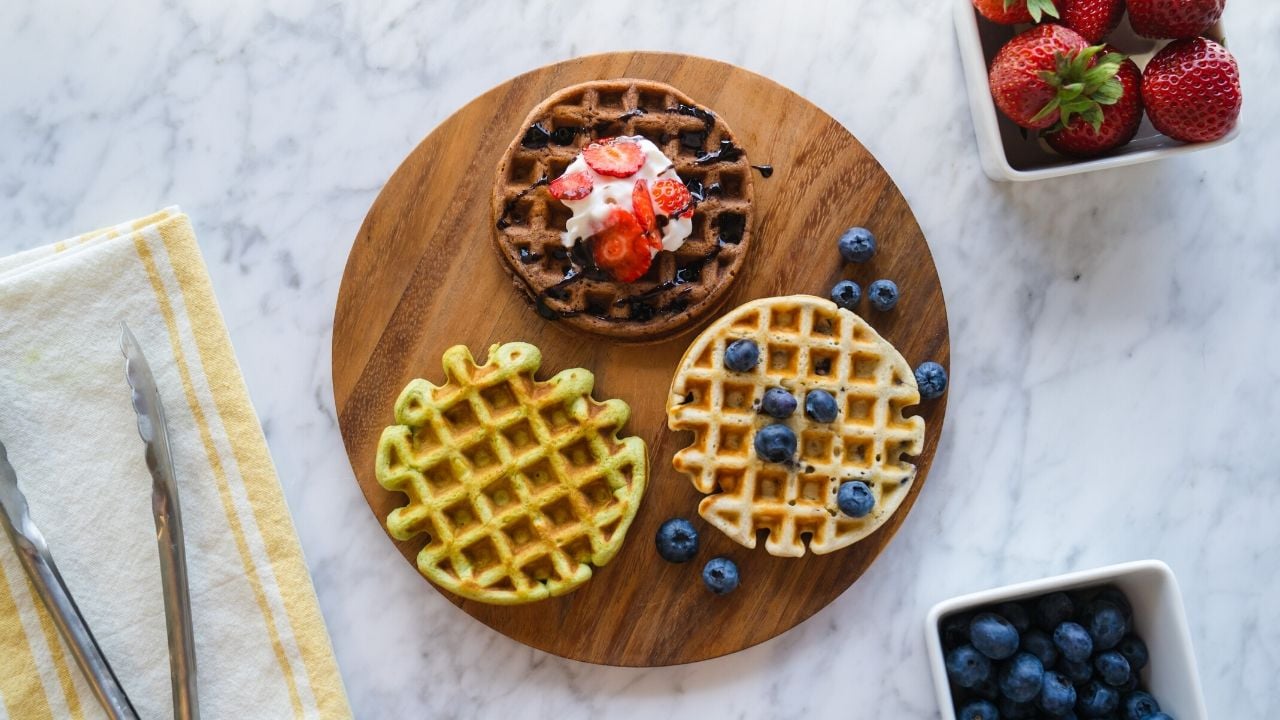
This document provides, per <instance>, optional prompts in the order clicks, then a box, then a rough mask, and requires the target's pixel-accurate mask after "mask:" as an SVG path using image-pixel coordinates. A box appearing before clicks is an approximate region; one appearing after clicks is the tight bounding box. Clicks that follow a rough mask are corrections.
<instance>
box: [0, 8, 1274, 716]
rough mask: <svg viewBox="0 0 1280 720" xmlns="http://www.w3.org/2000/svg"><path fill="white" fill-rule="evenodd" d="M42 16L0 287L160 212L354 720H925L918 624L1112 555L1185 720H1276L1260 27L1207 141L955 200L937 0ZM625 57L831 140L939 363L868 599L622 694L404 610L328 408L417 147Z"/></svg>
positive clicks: (432, 603)
mask: <svg viewBox="0 0 1280 720" xmlns="http://www.w3.org/2000/svg"><path fill="white" fill-rule="evenodd" d="M75 5H77V4H76V3H71V2H45V3H35V2H26V3H21V2H19V3H7V4H6V6H5V8H4V10H3V11H0V87H3V88H4V90H3V93H2V94H0V138H3V140H0V197H3V203H0V231H2V233H0V255H2V254H7V253H9V252H12V251H16V250H21V249H24V248H27V247H33V246H36V245H40V244H44V243H47V242H51V241H53V240H57V239H61V238H63V237H65V236H69V235H72V234H74V233H78V232H81V231H84V230H87V229H90V228H94V227H99V226H102V225H105V224H109V223H113V222H117V221H120V220H123V219H126V218H131V217H136V216H140V215H142V214H145V213H146V212H149V211H151V210H154V209H157V208H160V207H162V206H165V205H168V204H171V203H177V204H180V205H181V206H182V207H183V209H184V210H186V211H187V212H188V213H189V214H190V215H191V216H192V218H193V222H194V223H195V226H196V229H197V232H198V233H199V237H200V241H201V245H202V248H203V251H204V254H205V257H206V259H207V261H208V263H209V269H210V272H211V273H212V276H213V282H214V286H215V289H216V291H217V294H218V296H219V299H220V302H221V305H222V311H223V313H224V315H225V316H226V320H227V323H228V325H229V326H230V330H231V335H232V339H233V341H234V343H235V346H236V350H237V352H238V355H239V358H240V362H241V364H242V367H243V371H244V376H245V379H246V381H247V383H248V386H249V389H250V393H251V395H252V397H253V399H254V401H255V403H256V405H257V409H258V411H259V413H260V415H261V418H262V422H263V425H264V427H265V429H266V432H267V437H268V439H269V442H270V445H271V449H272V451H273V453H274V456H275V460H276V463H277V464H278V467H279V471H280V477H281V480H282V482H283V483H284V487H285V491H286V494H287V497H288V501H289V505H290V508H291V510H292V512H293V515H294V518H295V521H296V523H297V527H298V533H299V535H300V536H301V539H302V544H303V547H304V549H305V551H306V555H307V560H308V563H309V565H310V568H311V571H312V573H313V576H314V578H315V584H316V589H317V591H318V593H319V598H320V603H321V606H322V608H323V610H324V614H325V617H326V619H327V620H328V624H329V631H330V634H331V635H332V638H333V643H334V647H335V648H336V651H337V655H338V661H339V664H340V666H341V669H342V673H343V677H344V679H345V682H346V686H347V690H348V692H349V694H350V698H351V702H352V705H353V707H354V709H355V711H356V714H357V715H358V716H359V717H369V718H386V717H402V716H413V717H477V716H484V717H495V716H499V715H500V714H510V715H515V714H520V716H522V717H552V716H555V717H601V716H606V715H607V716H610V717H613V716H623V715H635V716H644V717H655V716H673V717H691V716H693V717H696V716H701V717H744V718H746V717H768V718H792V717H794V718H799V717H805V718H816V717H835V716H840V717H865V718H872V717H877V718H903V719H915V718H931V717H935V716H936V714H937V707H936V703H935V700H934V696H933V690H932V686H931V684H930V679H929V674H928V668H927V665H926V661H925V654H924V650H925V646H924V639H923V633H922V629H921V628H922V619H923V617H924V614H925V612H926V610H927V609H928V608H929V607H930V606H931V605H932V604H933V603H935V602H937V601H938V600H941V599H943V598H946V597H950V596H953V595H956V594H959V593H963V592H968V591H972V590H978V589H982V588H987V587H991V586H995V585H999V584H1003V583H1007V582H1013V581H1019V580H1024V579H1030V578H1035V577H1040V576H1044V575H1048V574H1054V573H1058V572H1062V571H1068V570H1074V569H1082V568H1089V567H1095V566H1099V565H1103V564H1108V563H1112V562H1117V561H1123V560H1130V559H1138V558H1148V557H1154V558H1160V559H1163V560H1164V561H1166V562H1167V563H1169V565H1171V566H1172V567H1173V569H1174V571H1175V572H1176V573H1177V574H1178V576H1179V578H1180V580H1181V583H1182V590H1183V593H1184V596H1185V599H1186V605H1187V613H1188V616H1189V618H1190V623H1191V629H1192V634H1193V638H1194V642H1195V646H1196V651H1197V655H1198V658H1199V662H1200V668H1201V677H1202V679H1203V682H1204V687H1205V694H1206V699H1207V702H1208V705H1209V707H1210V709H1211V712H1212V714H1213V715H1214V717H1219V718H1255V717H1256V718H1261V717H1269V716H1273V715H1275V714H1277V712H1280V693H1277V691H1276V686H1275V676H1276V675H1277V674H1278V673H1280V654H1277V650H1276V649H1277V648H1280V623H1278V622H1277V620H1280V615H1278V614H1277V607H1280V572H1277V568H1280V521H1277V518H1278V517H1280V442H1277V439H1276V437H1277V436H1276V427H1277V426H1280V369H1278V368H1280V366H1278V365H1277V358H1280V332H1277V325H1278V324H1280V282H1278V281H1277V278H1278V277H1280V203H1277V201H1276V198H1277V195H1276V193H1277V188H1278V187H1280V170H1277V168H1280V135H1277V134H1276V133H1275V132H1273V130H1274V126H1275V118H1276V117H1277V116H1280V86H1277V85H1276V83H1275V82H1274V80H1273V78H1274V75H1273V73H1280V54H1277V52H1276V43H1275V39H1276V38H1277V37H1280V5H1277V4H1275V3H1271V2H1267V1H1266V0H1232V1H1231V2H1230V3H1229V6H1228V9H1227V16H1226V23H1227V28H1228V30H1229V35H1230V42H1231V46H1232V48H1233V50H1234V51H1235V53H1236V55H1237V56H1238V58H1239V60H1240V63H1241V66H1242V70H1243V76H1244V80H1243V82H1244V88H1245V106H1244V117H1243V123H1244V128H1245V129H1244V133H1243V135H1242V136H1241V138H1240V139H1239V140H1238V141H1236V142H1235V143H1233V144H1231V145H1228V146H1225V147H1222V148H1219V149H1216V150H1212V151H1209V152H1205V153H1198V154H1192V155H1188V156H1185V157H1180V158H1176V159H1173V160H1168V161H1164V162H1161V163H1156V164H1148V165H1143V166H1138V167H1131V168H1125V169H1120V170H1114V171H1109V172H1106V173H1102V174H1094V175H1086V176H1078V177H1074V178H1068V179H1062V180H1051V181H1044V182H1041V183H1036V184H1028V185H1020V186H1015V185H1001V184H995V183H992V182H991V181H989V180H987V178H986V177H985V176H983V174H982V171H981V169H980V167H979V163H978V155H977V149H976V146H975V140H974V133H973V127H972V124H971V122H970V119H969V109H968V106H967V100H966V97H965V93H964V85H963V80H962V77H961V71H960V66H959V57H958V53H957V49H956V41H955V35H954V30H953V27H952V24H951V14H950V12H949V8H950V6H949V4H946V3H940V2H939V1H938V0H896V1H895V2H861V3H853V2H847V1H846V0H828V1H826V2H809V3H803V4H800V3H794V2H793V3H774V2H766V1H764V0H761V1H758V2H757V1H744V0H738V1H736V2H729V1H722V2H702V3H697V4H696V5H695V4H694V3H678V2H671V1H669V0H652V1H651V2H647V3H643V4H642V5H640V6H637V8H636V9H634V10H624V9H620V8H621V6H611V5H608V4H604V5H582V4H575V5H574V6H573V7H572V8H570V7H569V6H568V5H567V4H557V3H553V2H549V1H539V2H528V3H521V4H519V5H516V4H508V3H501V2H497V1H496V0H477V1H475V2H466V3H451V2H444V1H432V0H426V1H422V0H419V1H417V2H410V1H409V0H391V1H389V2H383V3H338V2H320V1H317V0H269V1H268V2H250V1H248V0H242V1H236V2H214V1H213V0H202V1H201V2H181V1H180V2H162V1H161V0H128V1H127V2H119V3H104V4H89V3H83V4H80V5H81V7H74V6H75ZM633 48H638V49H662V50H674V51H684V52H691V53H696V54H700V55H706V56H710V57H714V58H717V59H721V60H725V61H729V62H733V63H736V64H739V65H742V66H744V67H747V68H749V69H752V70H754V71H756V72H759V73H762V74H764V75H766V76H768V77H771V78H773V79H775V80H777V81H779V82H781V83H783V84H785V85H787V86H789V87H791V88H792V89H794V90H796V91H797V92H799V93H801V94H803V95H805V96H806V97H808V98H809V99H810V100H812V101H813V102H815V103H817V104H818V105H819V106H821V107H823V108H825V109H826V110H827V111H829V112H830V113H831V114H833V115H834V116H835V117H836V118H837V119H838V120H840V121H841V122H842V123H844V124H845V125H846V126H847V127H848V128H850V129H851V130H852V131H853V132H854V134H856V135H857V136H858V137H859V139H860V140H861V141H862V142H863V143H864V144H865V145H866V146H867V147H868V148H869V149H870V150H871V151H872V152H873V153H875V154H876V156H877V157H878V158H879V159H880V161H881V163H882V164H883V165H884V166H885V167H886V168H887V169H888V171H889V172H890V174H892V176H893V177H894V178H895V180H896V181H897V183H898V184H899V186H900V187H901V188H902V191H903V193H904V194H905V195H906V197H907V199H908V201H910V202H911V204H912V206H913V207H914V209H915V212H916V216H917V218H918V219H919V222H920V224H921V226H922V227H923V228H924V231H925V234H926V236H927V237H928V238H929V240H930V244H931V246H932V249H933V253H934V257H935V259H936V261H937V264H938V269H939V272H940V274H941V277H942V281H943V286H944V288H945V290H946V295H947V303H948V306H949V309H950V314H951V316H950V322H951V331H952V335H951V339H952V358H953V361H952V390H951V397H950V406H949V410H948V413H947V415H948V422H947V426H946V430H945V432H944V435H943V441H942V446H941V448H940V449H939V451H938V455H937V460H936V462H935V463H934V466H933V471H932V474H931V476H930V478H929V483H928V485H927V487H926V488H925V491H924V492H923V493H922V495H921V497H920V500H919V503H918V504H917V505H916V507H915V509H914V510H913V512H912V513H911V515H910V517H908V519H907V521H906V523H905V524H904V525H903V527H902V530H901V532H900V533H899V534H898V536H897V537H896V538H895V539H894V541H893V542H892V543H891V544H890V545H889V547H888V549H887V550H886V552H885V553H884V554H883V555H882V556H881V557H880V559H879V560H878V561H877V562H876V563H875V564H874V565H873V566H872V567H871V569H870V570H869V571H868V572H867V573H866V575H864V576H863V577H862V578H861V579H860V580H859V581H858V582H857V583H856V584H855V585H854V586H853V587H852V588H850V589H849V591H847V592H846V593H845V594H844V595H843V596H841V597H840V598H839V599H838V600H837V601H836V602H834V603H832V604H831V605H830V606H829V607H827V608H826V609H825V610H823V611H822V612H820V613H819V614H818V615H816V616H815V617H814V618H812V619H811V620H809V621H807V622H806V623H804V624H802V625H801V626H799V627H797V628H796V629H794V630H792V631H791V632H789V633H787V634H785V635H783V636H782V637H780V638H777V639H775V640H773V641H770V642H767V643H765V644H763V645H761V646H758V647H755V648H752V649H750V650H747V651H744V652H741V653H738V654H736V655H733V656H730V657H726V658H722V659H719V660H715V661H710V662H704V663H700V664H697V665H693V666H688V667H676V668H662V669H652V670H630V669H617V668H607V667H596V666H591V665H585V664H580V663H576V662H570V661H566V660H562V659H560V658H557V657H553V656H549V655H546V654H543V653H540V652H538V651H535V650H532V649H529V648H527V647H524V646H522V645H519V644H516V643H514V642H512V641H510V640H508V639H506V638H505V637H503V636H501V635H498V634H496V633H494V632H493V631H491V630H489V629H488V628H486V627H485V626H483V625H481V624H479V623H477V622H475V621H473V620H471V619H470V618H468V617H467V616H466V615H464V614H463V613H461V612H460V611H459V610H457V609H456V608H454V607H453V606H452V605H450V604H449V603H448V602H446V601H445V600H444V599H443V598H442V597H441V596H440V595H439V594H438V593H436V592H434V591H433V590H431V589H430V588H429V587H428V586H427V585H426V584H425V583H424V582H423V581H422V579H421V578H420V577H419V576H418V575H417V574H416V572H415V571H414V570H413V568H411V567H410V566H409V565H408V564H407V563H405V562H404V561H403V560H402V559H401V558H400V556H399V555H398V554H396V553H395V552H393V551H392V548H391V546H390V544H389V543H388V542H387V540H386V538H385V536H384V534H383V532H382V530H381V529H380V528H379V526H378V524H377V522H376V520H375V519H374V518H373V516H372V515H371V514H370V513H369V511H368V509H367V507H366V505H365V504H364V501H363V500H362V498H361V496H360V493H359V491H358V489H357V487H356V484H355V482H354V481H353V478H352V473H351V470H350V467H349V465H348V464H347V459H346V456H345V454H344V452H343V449H342V443H341V440H340V438H339V434H338V429H337V426H336V424H335V420H334V409H333V400H332V394H331V388H330V377H329V339H330V331H331V324H332V317H333V305H334V301H335V298H336V296H337V291H338V283H339V279H340V277H341V274H342V269H343V265H344V262H345V259H346V256H347V251H348V249H349V248H350V245H351V241H352V238H353V237H354V236H355V233H356V230H357V229H358V228H359V225H360V222H361V220H362V219H363V217H364V214H365V211H366V210H367V209H368V207H369V205H370V204H371V203H372V201H373V198H374V197H375V195H376V194H377V192H378V190H379V188H380V187H381V185H382V183H383V182H384V181H385V180H386V178H387V177H388V176H389V175H390V173H391V172H392V170H393V169H394V168H395V167H396V165H397V164H398V163H399V162H400V160H401V159H402V158H403V157H404V156H405V155H406V154H407V153H408V152H409V150H410V149H411V148H413V146H414V145H415V144H416V143H417V142H418V140H419V139H421V138H422V136H424V135H425V134H426V133H427V132H429V131H430V130H431V129H432V128H433V127H434V126H435V125H436V124H437V123H439V122H440V121H441V120H442V119H443V118H445V117H446V116H447V115H448V114H449V113H451V112H453V111H454V110H455V109H457V108H458V107H460V106H461V105H463V104H464V103H465V102H467V101H468V100H470V99H471V98H472V97H474V96H475V95H477V94H479V93H481V92H483V91H484V90H486V89H488V88H490V87H492V86H493V85H495V84H497V83H499V82H501V81H502V80H504V79H506V78H508V77H510V76H513V75H516V74H519V73H521V72H523V71H525V70H528V69H530V68H533V67H536V66H538V65H542V64H544V63H548V62H552V61H556V60H561V59H565V58H570V57H574V56H578V55H582V54H587V53H592V52H599V51H606V50H616V49H633Z"/></svg>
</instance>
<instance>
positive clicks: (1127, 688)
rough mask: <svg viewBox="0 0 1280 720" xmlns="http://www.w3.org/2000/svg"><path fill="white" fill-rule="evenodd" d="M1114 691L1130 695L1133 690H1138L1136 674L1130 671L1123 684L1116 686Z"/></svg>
mask: <svg viewBox="0 0 1280 720" xmlns="http://www.w3.org/2000/svg"><path fill="white" fill-rule="evenodd" d="M1116 689H1117V690H1119V691H1120V692H1126V693H1131V692H1133V691H1134V690H1137V689H1138V673H1136V672H1132V671H1131V672H1130V673H1129V677H1128V678H1127V679H1126V680H1125V681H1124V682H1122V683H1120V684H1119V685H1116Z"/></svg>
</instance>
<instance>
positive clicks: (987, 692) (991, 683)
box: [969, 672, 1000, 702]
mask: <svg viewBox="0 0 1280 720" xmlns="http://www.w3.org/2000/svg"><path fill="white" fill-rule="evenodd" d="M969 692H972V693H973V694H974V695H977V696H978V697H980V698H982V699H983V700H990V701H991V702H995V701H997V700H999V699H1000V683H999V682H996V674H995V673H994V672H992V673H991V674H989V675H987V679H986V680H983V681H982V682H980V683H978V684H977V685H974V686H973V687H971V688H969Z"/></svg>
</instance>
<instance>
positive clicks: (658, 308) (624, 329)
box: [493, 80, 752, 339]
mask: <svg viewBox="0 0 1280 720" xmlns="http://www.w3.org/2000/svg"><path fill="white" fill-rule="evenodd" d="M677 105H686V106H693V101H692V100H690V99H689V98H687V97H685V96H684V95H683V94H681V93H680V92H679V91H677V90H676V89H675V88H672V87H671V86H669V85H665V84H662V83H657V82H650V81H643V80H623V81H600V82H591V83H585V84H582V85H576V86H573V87H570V88H567V89H565V90H562V91H561V92H559V93H557V94H556V95H553V96H552V97H550V98H548V99H547V100H546V101H544V102H543V103H542V104H541V105H539V106H538V107H537V108H535V109H534V110H533V112H532V113H531V114H530V115H529V117H528V118H527V119H526V121H525V123H524V125H522V126H521V132H522V133H523V132H524V130H525V129H526V128H528V127H530V126H532V125H533V124H535V123H538V124H541V125H542V126H543V127H545V128H546V129H547V130H548V131H552V132H554V130H555V129H557V128H585V129H586V130H587V131H586V132H581V133H576V134H574V135H573V136H572V142H571V143H570V144H568V145H557V144H556V143H555V142H549V143H548V144H547V145H546V147H544V148H540V149H531V148H527V147H524V146H523V145H522V144H521V138H519V137H518V138H516V139H515V141H514V142H513V143H512V144H511V146H510V147H509V148H508V150H507V153H506V156H505V157H504V159H503V162H502V163H501V165H500V166H499V169H498V180H497V183H496V184H495V188H494V198H493V207H494V217H495V221H497V220H501V219H504V218H505V220H506V221H508V222H509V223H510V224H509V225H508V226H506V227H505V228H499V229H498V230H497V236H496V237H497V242H498V246H499V250H500V251H501V254H502V256H503V258H504V259H505V261H506V264H507V267H508V268H509V270H510V271H511V273H512V274H513V275H514V277H515V278H516V280H517V283H516V284H517V287H519V288H520V289H521V290H522V291H523V292H524V293H525V295H526V296H527V297H528V298H529V299H530V300H531V301H532V302H534V303H535V305H537V304H539V303H541V304H542V305H544V306H545V308H544V309H541V310H540V312H549V313H551V314H553V315H556V316H559V317H561V319H562V320H563V321H564V322H566V323H568V324H570V325H573V326H575V327H579V328H581V329H585V330H588V331H591V332H596V333H600V334H604V335H609V336H614V337H620V338H635V339H649V338H656V337H659V336H662V335H665V334H669V333H672V332H674V331H676V330H678V329H679V328H680V327H683V326H685V325H687V324H688V323H689V322H691V321H692V320H693V319H695V318H696V317H698V316H701V315H703V314H704V313H706V312H708V311H710V310H712V309H714V308H715V306H716V305H717V303H718V301H719V300H721V299H723V295H724V292H725V290H727V288H728V286H729V284H730V281H731V280H732V279H733V277H734V276H735V275H736V274H737V272H738V269H739V267H740V266H741V264H742V260H743V258H744V257H745V255H746V253H747V250H748V248H749V246H750V243H751V180H752V178H751V166H750V164H749V162H748V160H747V157H746V155H745V153H743V154H742V155H741V156H740V157H738V158H737V159H736V160H729V161H717V162H713V163H707V164H698V162H697V158H698V157H699V156H700V155H702V154H704V153H706V152H709V151H714V150H716V149H717V148H719V146H720V142H721V141H722V140H728V141H731V142H732V141H733V140H734V138H733V135H732V133H731V132H730V130H729V128H728V126H727V125H726V124H725V122H724V121H723V120H722V119H720V118H719V117H718V116H715V117H714V123H713V124H711V125H710V126H708V125H706V124H705V123H704V121H703V120H702V119H699V118H698V117H693V116H690V115H682V114H679V113H675V112H666V109H667V108H673V107H676V106H677ZM638 109H643V110H645V112H644V113H643V114H640V113H638V112H637V110H638ZM702 133H705V138H703V139H702V142H701V143H699V144H696V145H695V144H693V142H692V141H691V140H689V139H690V138H693V139H697V138H700V137H702ZM618 135H640V136H643V137H645V138H648V139H649V140H650V141H652V142H653V143H654V144H655V145H657V146H658V147H659V148H661V149H662V151H663V153H664V154H666V156H667V157H669V158H672V162H673V164H674V165H675V169H676V172H677V173H678V174H679V175H680V177H681V179H683V180H684V182H685V183H686V184H689V183H691V182H693V181H697V182H698V183H701V184H702V186H703V187H704V188H713V187H718V188H719V189H718V191H715V192H711V191H708V192H707V193H706V197H705V199H704V200H703V201H702V202H701V203H699V204H698V205H697V210H696V211H695V212H694V216H693V232H692V233H691V235H690V236H689V238H688V239H687V240H686V241H685V243H684V245H683V246H682V247H681V248H680V249H678V250H676V251H675V252H668V251H663V252H660V253H659V254H658V255H657V256H656V257H655V258H654V262H653V266H652V267H651V268H650V269H649V272H648V273H647V274H646V275H645V276H644V277H642V278H641V279H639V280H637V281H636V282H633V283H618V282H613V281H609V280H607V279H595V278H584V279H581V280H578V281H574V282H570V283H565V282H564V280H565V279H566V276H567V275H568V273H569V271H570V270H572V269H574V268H573V265H572V264H571V262H570V259H569V257H568V254H567V253H566V250H565V248H564V246H563V245H562V244H561V237H560V236H561V233H562V232H564V228H565V225H566V223H567V222H568V220H569V218H570V217H571V215H572V212H571V211H570V210H569V208H568V207H566V206H565V205H564V204H562V203H560V202H559V201H558V200H556V199H555V198H553V197H552V196H551V194H550V193H549V192H547V190H546V188H545V187H535V188H534V189H533V190H531V191H530V187H532V186H534V185H535V184H536V183H538V181H539V180H540V179H542V178H547V179H552V180H554V179H555V178H557V177H559V176H560V175H562V174H563V173H564V171H565V168H567V167H568V166H569V164H570V163H572V162H573V160H574V158H575V157H577V155H578V153H579V152H580V151H581V149H582V148H583V147H584V146H586V145H587V144H588V143H590V142H592V141H593V140H596V139H600V138H604V137H613V136H618ZM686 140H689V141H688V142H686ZM508 207H510V211H507V208H508ZM733 216H738V217H739V218H740V222H741V224H742V233H741V240H740V241H738V242H736V243H733V242H724V243H721V242H720V241H719V237H720V227H721V223H722V222H727V223H729V224H731V225H732V224H733V223H735V222H738V220H735V219H734V218H733ZM656 288H665V289H659V290H655V289H656ZM647 295H651V297H645V296H647ZM638 298H639V299H643V300H645V301H647V302H641V303H637V302H633V301H631V300H634V299H638Z"/></svg>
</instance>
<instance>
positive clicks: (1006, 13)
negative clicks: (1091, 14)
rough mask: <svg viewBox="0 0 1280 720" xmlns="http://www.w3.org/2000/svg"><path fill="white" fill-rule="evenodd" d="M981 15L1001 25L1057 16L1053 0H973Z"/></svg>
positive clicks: (1037, 20) (1038, 20)
mask: <svg viewBox="0 0 1280 720" xmlns="http://www.w3.org/2000/svg"><path fill="white" fill-rule="evenodd" d="M973 6H974V7H975V8H977V9H978V12H980V13H982V16H983V17H985V18H986V19H988V20H990V21H991V22H994V23H1000V24H1001V25H1017V24H1018V23H1029V22H1040V19H1041V18H1042V17H1044V16H1045V15H1048V16H1050V17H1058V8H1056V7H1054V4H1053V0H973Z"/></svg>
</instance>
